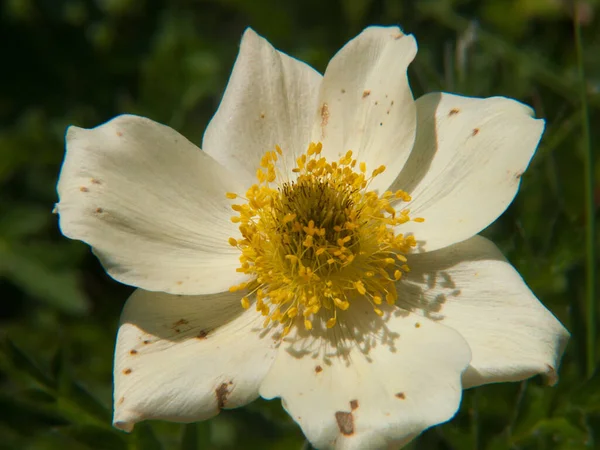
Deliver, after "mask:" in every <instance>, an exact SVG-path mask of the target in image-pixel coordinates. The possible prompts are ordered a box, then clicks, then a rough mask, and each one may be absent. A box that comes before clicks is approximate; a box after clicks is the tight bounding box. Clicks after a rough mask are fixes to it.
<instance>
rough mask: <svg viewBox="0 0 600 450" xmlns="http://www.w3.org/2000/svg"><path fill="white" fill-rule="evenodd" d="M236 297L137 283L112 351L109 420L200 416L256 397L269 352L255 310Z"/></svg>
mask: <svg viewBox="0 0 600 450" xmlns="http://www.w3.org/2000/svg"><path fill="white" fill-rule="evenodd" d="M242 311H243V310H242V308H241V307H240V302H239V296H237V295H234V294H230V293H226V294H217V295H210V296H173V295H168V294H163V293H152V292H146V291H142V290H137V291H136V292H135V293H134V294H133V295H132V296H131V297H130V298H129V300H128V301H127V304H126V305H125V309H124V311H123V315H122V317H121V326H120V327H119V335H118V338H117V348H116V353H115V388H114V401H115V412H114V423H115V426H116V427H118V428H121V429H123V430H126V431H131V429H132V428H133V426H134V424H135V423H137V422H140V421H142V420H147V419H162V420H171V421H175V422H192V421H196V420H203V419H207V418H209V417H212V416H214V415H215V414H218V413H219V411H220V410H221V409H223V408H236V407H238V406H242V405H245V404H247V403H249V402H251V401H253V400H254V399H255V398H256V397H258V386H259V384H260V383H261V382H262V380H263V377H264V376H265V374H266V372H267V371H268V370H269V367H270V366H271V363H272V361H273V358H274V352H275V350H274V349H273V347H274V341H273V340H272V339H271V338H269V337H267V336H266V335H265V334H264V330H263V329H262V327H261V325H260V322H261V321H262V318H261V316H260V314H258V313H256V311H252V310H248V311H244V312H242Z"/></svg>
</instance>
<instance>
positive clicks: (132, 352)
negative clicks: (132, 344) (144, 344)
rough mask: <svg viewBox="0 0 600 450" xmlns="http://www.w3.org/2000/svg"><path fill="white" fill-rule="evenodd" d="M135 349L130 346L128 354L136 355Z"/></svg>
mask: <svg viewBox="0 0 600 450" xmlns="http://www.w3.org/2000/svg"><path fill="white" fill-rule="evenodd" d="M137 352H138V351H137V350H136V349H135V348H132V349H131V350H129V354H130V355H137Z"/></svg>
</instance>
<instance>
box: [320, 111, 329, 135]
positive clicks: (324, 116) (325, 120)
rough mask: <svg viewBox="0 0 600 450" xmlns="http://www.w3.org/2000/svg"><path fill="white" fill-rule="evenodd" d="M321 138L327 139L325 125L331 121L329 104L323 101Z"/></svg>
mask: <svg viewBox="0 0 600 450" xmlns="http://www.w3.org/2000/svg"><path fill="white" fill-rule="evenodd" d="M320 113H321V139H325V127H326V126H327V124H328V123H329V105H328V104H327V103H323V104H322V105H321V110H320Z"/></svg>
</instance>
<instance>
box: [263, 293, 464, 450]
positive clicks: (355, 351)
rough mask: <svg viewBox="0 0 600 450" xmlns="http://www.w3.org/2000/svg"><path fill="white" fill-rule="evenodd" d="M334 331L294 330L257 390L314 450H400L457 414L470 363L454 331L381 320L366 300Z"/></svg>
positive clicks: (398, 317) (400, 317)
mask: <svg viewBox="0 0 600 450" xmlns="http://www.w3.org/2000/svg"><path fill="white" fill-rule="evenodd" d="M365 304H366V305H365ZM339 324H340V325H338V326H337V327H334V328H332V329H331V330H326V329H323V328H320V327H319V326H317V327H315V329H313V330H312V331H311V332H306V331H304V330H303V329H302V328H301V327H297V329H295V330H294V331H293V332H292V334H290V337H289V338H286V340H285V342H284V344H282V346H281V348H280V349H279V352H278V354H277V358H276V360H275V362H274V363H273V366H272V368H271V370H270V372H269V373H268V375H267V376H266V378H265V380H264V382H263V384H262V385H261V388H260V394H261V396H263V397H266V398H273V397H281V398H282V404H283V406H284V407H285V409H286V410H287V411H288V412H289V413H290V415H291V416H292V417H293V418H294V420H296V421H297V422H298V423H299V424H300V426H301V427H302V431H303V432H304V434H305V435H306V436H307V437H308V439H309V440H310V441H311V443H312V444H313V445H314V446H315V447H317V448H319V449H327V448H339V449H364V448H370V449H378V448H387V446H388V445H391V444H394V445H396V446H398V445H400V444H401V443H406V442H408V441H409V440H410V439H412V438H414V437H415V436H416V435H418V434H419V433H420V432H421V431H423V430H424V429H426V428H428V427H430V426H432V425H435V424H438V423H441V422H445V421H447V420H449V419H450V418H451V417H452V416H453V415H454V414H455V412H456V410H457V408H458V405H459V402H460V398H461V382H460V378H461V373H462V372H463V370H464V369H465V368H466V367H467V366H468V364H469V359H470V351H469V347H468V345H467V344H466V342H465V341H464V339H463V338H462V337H461V336H460V335H459V334H458V333H457V332H455V331H454V330H452V329H450V328H448V327H445V326H443V325H440V324H437V323H435V322H434V321H431V320H429V319H426V318H423V317H419V316H416V315H415V314H411V313H409V312H408V311H404V310H400V309H397V308H393V309H392V308H390V309H388V310H386V314H385V315H384V317H383V318H380V317H379V316H377V315H376V314H375V313H374V312H373V310H372V309H371V308H370V306H369V305H368V303H367V302H366V301H365V302H364V303H363V304H361V302H354V303H353V304H352V306H351V307H350V309H349V310H348V311H347V312H346V313H339ZM396 448H397V447H396Z"/></svg>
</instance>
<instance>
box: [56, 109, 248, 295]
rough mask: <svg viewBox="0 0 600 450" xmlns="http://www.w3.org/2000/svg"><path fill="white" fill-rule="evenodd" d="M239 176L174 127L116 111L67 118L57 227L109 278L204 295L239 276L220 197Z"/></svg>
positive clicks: (234, 185) (225, 286)
mask: <svg viewBox="0 0 600 450" xmlns="http://www.w3.org/2000/svg"><path fill="white" fill-rule="evenodd" d="M238 188H239V185H238V184H237V182H236V177H235V175H234V174H232V173H230V172H229V171H227V170H226V169H225V168H223V167H221V166H220V165H219V164H218V163H217V162H215V161H214V160H213V159H212V158H210V157H209V156H208V155H206V154H205V153H203V152H202V151H200V149H199V148H197V147H196V146H194V145H193V144H192V143H190V142H189V141H188V140H187V139H185V138H184V137H183V136H181V135H180V134H179V133H177V132H176V131H175V130H173V129H171V128H169V127H166V126H164V125H161V124H158V123H156V122H153V121H152V120H149V119H145V118H142V117H137V116H128V115H126V116H119V117H116V118H114V119H113V120H111V121H109V122H107V123H105V124H103V125H100V126H98V127H96V128H92V129H89V130H86V129H83V128H77V127H70V128H69V130H68V132H67V153H66V156H65V162H64V164H63V167H62V170H61V173H60V179H59V182H58V195H59V198H60V202H59V203H58V205H57V210H58V213H59V215H60V228H61V231H62V232H63V234H64V235H65V236H67V237H70V238H72V239H79V240H82V241H84V242H86V243H88V244H89V245H91V246H92V247H93V249H94V252H95V253H96V255H97V256H98V257H99V258H100V261H101V262H102V264H103V265H104V267H105V269H106V271H107V272H108V273H109V274H110V275H111V276H112V277H114V278H115V279H117V280H118V281H121V282H123V283H126V284H131V285H134V286H138V287H142V288H144V289H148V290H160V291H164V292H170V293H178V294H206V293H214V292H221V291H224V290H227V289H228V287H229V286H231V285H232V284H235V283H236V282H240V281H241V280H242V277H241V276H240V274H237V273H236V272H235V269H236V267H237V266H238V265H239V262H238V256H239V255H238V254H237V253H238V252H237V250H236V249H234V248H232V247H231V246H230V245H229V244H228V241H227V240H228V237H229V236H233V235H235V233H237V229H236V227H235V225H234V224H232V223H231V222H230V221H229V217H230V216H231V214H230V213H231V210H230V207H229V201H228V200H227V199H226V197H225V193H226V192H227V191H231V190H236V189H238Z"/></svg>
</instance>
